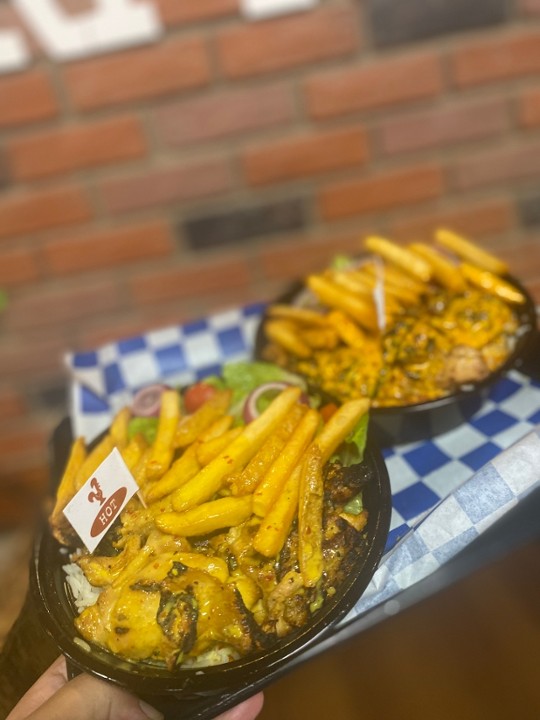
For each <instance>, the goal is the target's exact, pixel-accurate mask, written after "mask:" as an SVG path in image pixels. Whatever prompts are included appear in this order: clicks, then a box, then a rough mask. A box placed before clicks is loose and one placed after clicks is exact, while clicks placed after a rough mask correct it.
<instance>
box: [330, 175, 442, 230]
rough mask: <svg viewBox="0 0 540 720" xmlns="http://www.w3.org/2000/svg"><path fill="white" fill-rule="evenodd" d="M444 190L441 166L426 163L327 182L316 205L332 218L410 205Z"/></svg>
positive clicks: (431, 197) (436, 195) (438, 194)
mask: <svg viewBox="0 0 540 720" xmlns="http://www.w3.org/2000/svg"><path fill="white" fill-rule="evenodd" d="M443 191H444V178H443V174H442V172H441V170H440V168H438V167H435V166H430V165H426V166H420V167H414V168H407V169H404V170H396V171H393V172H387V173H384V174H380V175H376V176H374V177H371V178H367V179H362V180H350V181H346V182H340V183H335V184H333V185H328V186H327V187H326V188H324V189H323V190H322V191H321V192H320V193H319V204H320V209H321V213H322V216H323V217H324V218H325V219H327V220H333V219H336V218H342V217H348V216H351V215H364V214H368V213H375V212H379V211H381V210H388V209H392V208H394V207H399V206H401V205H413V204H415V203H419V202H422V201H423V200H430V199H433V198H436V197H439V196H440V195H442V193H443Z"/></svg>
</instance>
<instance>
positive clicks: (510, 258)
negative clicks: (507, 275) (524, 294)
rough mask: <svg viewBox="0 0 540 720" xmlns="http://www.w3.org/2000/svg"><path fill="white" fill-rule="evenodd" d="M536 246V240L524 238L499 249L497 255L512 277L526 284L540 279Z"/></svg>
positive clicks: (539, 261) (537, 243)
mask: <svg viewBox="0 0 540 720" xmlns="http://www.w3.org/2000/svg"><path fill="white" fill-rule="evenodd" d="M538 246H539V240H538V238H524V239H522V240H518V241H517V242H516V243H512V245H509V246H508V247H507V248H505V247H502V248H500V249H499V250H498V253H497V254H498V255H500V257H501V258H502V259H503V260H505V261H506V262H507V263H508V265H509V267H510V272H511V273H512V274H513V275H515V276H516V277H518V278H519V279H520V280H521V281H522V282H524V283H525V284H528V283H529V282H532V281H536V280H537V279H539V278H540V253H539V252H538Z"/></svg>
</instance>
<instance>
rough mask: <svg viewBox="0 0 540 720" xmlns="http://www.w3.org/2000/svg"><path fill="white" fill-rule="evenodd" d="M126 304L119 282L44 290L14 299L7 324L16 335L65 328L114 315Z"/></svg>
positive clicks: (6, 316) (8, 310) (10, 306)
mask: <svg viewBox="0 0 540 720" xmlns="http://www.w3.org/2000/svg"><path fill="white" fill-rule="evenodd" d="M126 302H127V301H126V298H125V294H124V292H123V288H122V287H121V285H120V283H116V282H107V283H106V282H104V281H103V282H101V281H100V282H95V283H85V284H84V285H81V284H80V283H78V284H72V283H67V284H66V285H62V286H60V285H57V284H55V286H54V287H52V288H51V287H49V286H42V287H38V288H36V289H35V290H34V291H33V292H28V293H26V294H25V295H24V296H22V297H19V298H17V299H16V300H15V299H13V301H12V302H10V304H9V305H8V307H7V310H6V313H5V323H6V327H7V328H8V329H10V330H13V331H17V330H24V331H26V330H27V329H36V328H39V329H46V328H49V327H52V328H62V326H65V325H67V324H68V323H74V324H75V323H77V322H80V321H82V320H84V319H85V318H87V317H93V316H94V315H99V314H100V313H110V312H113V311H115V310H117V309H118V308H120V307H122V306H123V305H124V304H125V303H126ZM29 351H31V350H30V348H29Z"/></svg>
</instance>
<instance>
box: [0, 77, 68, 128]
mask: <svg viewBox="0 0 540 720" xmlns="http://www.w3.org/2000/svg"><path fill="white" fill-rule="evenodd" d="M56 115H58V104H57V101H56V95H55V92H54V89H53V86H52V83H51V80H50V77H49V75H48V74H47V73H46V72H43V71H42V70H30V71H28V72H24V73H21V74H15V75H8V76H7V77H0V127H7V126H9V125H20V124H23V123H31V122H37V121H39V120H48V119H50V118H52V117H55V116H56Z"/></svg>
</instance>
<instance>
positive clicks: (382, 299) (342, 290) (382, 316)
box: [265, 229, 525, 359]
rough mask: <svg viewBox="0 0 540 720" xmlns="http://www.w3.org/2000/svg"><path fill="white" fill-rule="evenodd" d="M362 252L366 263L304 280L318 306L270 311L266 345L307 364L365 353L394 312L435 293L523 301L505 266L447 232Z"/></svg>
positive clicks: (378, 240) (370, 244)
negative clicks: (347, 352)
mask: <svg viewBox="0 0 540 720" xmlns="http://www.w3.org/2000/svg"><path fill="white" fill-rule="evenodd" d="M364 248H365V250H367V251H368V253H369V255H370V256H369V257H368V259H366V260H365V261H363V262H360V263H358V264H354V265H351V266H350V267H346V268H340V269H335V268H328V269H326V270H325V271H323V272H321V273H318V274H312V275H309V276H308V277H307V278H306V280H305V283H306V286H307V287H308V288H309V289H310V290H311V293H312V294H313V295H314V296H315V298H316V300H317V303H318V305H319V307H316V308H314V309H311V308H309V307H294V306H291V305H285V304H279V303H278V304H274V305H271V306H270V307H269V309H268V312H267V321H266V323H265V334H266V337H267V339H268V340H269V341H270V342H271V343H274V344H275V345H276V346H278V347H280V348H282V349H283V350H284V351H285V352H286V353H288V354H290V355H291V356H293V357H295V358H298V359H306V358H309V357H310V356H311V355H312V354H313V353H314V352H317V351H318V350H332V349H334V348H336V347H338V346H340V345H345V346H348V347H350V348H356V349H361V348H365V347H366V342H369V339H370V338H373V336H375V337H376V336H377V335H379V334H380V333H381V332H382V331H384V329H385V328H386V327H387V326H388V325H390V324H391V323H392V322H393V321H394V320H395V318H396V317H397V316H398V315H399V313H401V312H403V311H404V310H406V309H407V308H410V307H414V306H417V305H419V304H420V303H421V302H422V301H423V299H424V298H425V297H426V296H429V295H430V294H433V293H434V292H437V291H441V290H446V291H449V292H451V293H457V294H459V293H464V292H466V291H467V289H469V288H475V289H479V290H481V291H483V292H486V293H488V294H491V295H494V296H496V297H498V298H500V299H501V300H502V301H504V302H505V303H508V304H511V305H521V304H523V303H524V302H525V297H524V295H523V293H521V292H520V291H519V289H517V288H516V287H515V286H514V285H512V284H511V283H510V282H508V281H507V280H506V279H505V278H504V276H505V275H507V273H508V267H507V265H506V264H505V263H504V262H502V261H501V260H499V259H498V258H497V257H495V256H493V255H492V254H491V253H488V252H487V251H486V250H484V249H482V248H480V247H479V246H478V245H476V244H475V243H473V242H471V241H470V240H468V239H466V238H464V237H462V236H460V235H458V234H456V233H455V232H452V231H450V230H447V229H438V230H436V232H435V236H434V244H427V243H422V242H415V243H411V244H409V245H407V246H401V245H399V244H397V243H395V242H393V241H391V240H388V239H386V238H382V237H377V236H370V237H368V238H366V240H365V242H364Z"/></svg>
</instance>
